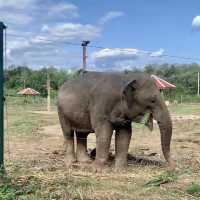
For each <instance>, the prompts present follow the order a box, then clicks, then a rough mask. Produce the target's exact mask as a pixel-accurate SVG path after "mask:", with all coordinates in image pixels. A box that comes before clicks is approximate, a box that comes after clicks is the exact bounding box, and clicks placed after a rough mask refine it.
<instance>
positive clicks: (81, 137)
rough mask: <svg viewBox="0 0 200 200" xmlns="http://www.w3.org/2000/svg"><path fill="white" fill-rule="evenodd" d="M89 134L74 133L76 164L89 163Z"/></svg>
mask: <svg viewBox="0 0 200 200" xmlns="http://www.w3.org/2000/svg"><path fill="white" fill-rule="evenodd" d="M88 134H89V133H83V132H76V139H77V149H76V158H77V161H78V162H84V163H87V162H91V161H92V160H91V159H90V157H89V155H88V154H87V136H88Z"/></svg>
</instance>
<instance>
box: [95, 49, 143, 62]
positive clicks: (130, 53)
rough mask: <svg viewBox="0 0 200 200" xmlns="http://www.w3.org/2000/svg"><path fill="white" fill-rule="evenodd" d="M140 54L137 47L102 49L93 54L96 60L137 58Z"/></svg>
mask: <svg viewBox="0 0 200 200" xmlns="http://www.w3.org/2000/svg"><path fill="white" fill-rule="evenodd" d="M138 56H139V51H138V50H137V49H109V48H107V49H102V50H100V51H98V52H94V53H93V54H92V58H93V59H94V60H107V59H114V60H122V59H123V60H124V59H125V60H127V59H137V58H138Z"/></svg>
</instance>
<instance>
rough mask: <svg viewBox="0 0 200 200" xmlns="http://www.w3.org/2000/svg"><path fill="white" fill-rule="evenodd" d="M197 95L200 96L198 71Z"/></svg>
mask: <svg viewBox="0 0 200 200" xmlns="http://www.w3.org/2000/svg"><path fill="white" fill-rule="evenodd" d="M197 95H198V96H199V72H198V83H197Z"/></svg>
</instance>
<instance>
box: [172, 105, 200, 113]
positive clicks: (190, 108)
mask: <svg viewBox="0 0 200 200" xmlns="http://www.w3.org/2000/svg"><path fill="white" fill-rule="evenodd" d="M169 110H170V111H171V112H172V113H175V114H177V115H196V114H200V106H199V105H198V104H187V105H186V104H177V105H170V106H169Z"/></svg>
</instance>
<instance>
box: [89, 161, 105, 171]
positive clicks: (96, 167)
mask: <svg viewBox="0 0 200 200" xmlns="http://www.w3.org/2000/svg"><path fill="white" fill-rule="evenodd" d="M105 164H106V161H104V160H95V161H94V162H93V164H92V169H93V172H95V173H102V171H103V169H105Z"/></svg>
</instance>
